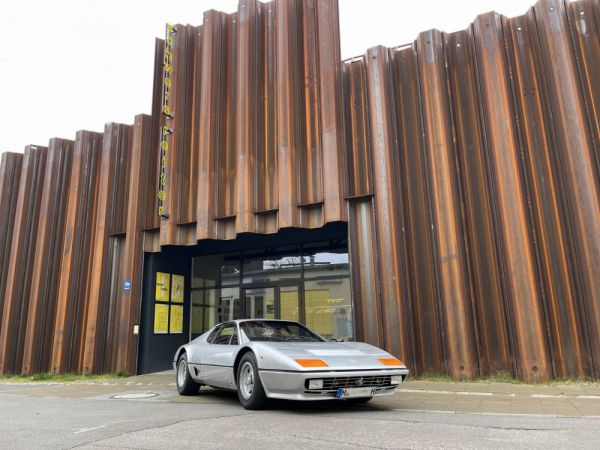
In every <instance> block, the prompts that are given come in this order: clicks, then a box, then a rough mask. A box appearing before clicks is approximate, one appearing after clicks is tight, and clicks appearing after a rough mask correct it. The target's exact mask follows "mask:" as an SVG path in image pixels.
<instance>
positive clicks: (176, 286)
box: [171, 274, 185, 303]
mask: <svg viewBox="0 0 600 450" xmlns="http://www.w3.org/2000/svg"><path fill="white" fill-rule="evenodd" d="M184 283H185V277H184V276H183V275H175V274H173V276H172V286H171V301H172V302H174V303H183V289H184Z"/></svg>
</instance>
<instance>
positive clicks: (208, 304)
mask: <svg viewBox="0 0 600 450" xmlns="http://www.w3.org/2000/svg"><path fill="white" fill-rule="evenodd" d="M191 297H192V326H191V338H192V339H194V338H195V337H197V336H200V335H201V334H202V333H204V332H205V331H207V330H209V329H210V328H211V327H213V326H214V325H215V324H217V323H221V322H228V321H230V320H235V319H239V318H240V290H239V288H237V287H231V288H216V289H202V290H198V291H192V295H191Z"/></svg>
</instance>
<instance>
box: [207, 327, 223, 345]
mask: <svg viewBox="0 0 600 450" xmlns="http://www.w3.org/2000/svg"><path fill="white" fill-rule="evenodd" d="M220 329H221V327H216V328H215V329H214V330H213V331H212V333H210V334H209V335H208V337H207V338H206V340H207V342H209V343H212V341H213V340H214V339H215V336H216V335H217V333H218V332H219V330H220Z"/></svg>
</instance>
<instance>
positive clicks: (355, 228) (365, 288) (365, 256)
mask: <svg viewBox="0 0 600 450" xmlns="http://www.w3.org/2000/svg"><path fill="white" fill-rule="evenodd" d="M374 208H375V203H374V201H373V197H372V196H366V197H362V198H354V199H352V200H350V201H349V202H348V218H349V227H348V245H349V252H350V267H351V271H352V274H351V275H352V276H351V279H352V292H353V296H354V298H360V301H358V302H356V304H355V305H354V308H353V309H354V320H355V323H354V328H355V330H356V338H357V339H358V340H361V341H365V342H370V343H372V344H373V345H378V346H383V345H384V341H383V327H382V326H379V327H373V326H371V324H374V323H381V324H383V323H385V317H384V316H383V315H382V308H381V290H380V289H379V286H380V283H379V268H378V261H377V236H376V230H375V222H374V219H375V211H374Z"/></svg>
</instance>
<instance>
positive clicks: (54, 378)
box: [0, 372, 129, 383]
mask: <svg viewBox="0 0 600 450" xmlns="http://www.w3.org/2000/svg"><path fill="white" fill-rule="evenodd" d="M128 376H129V374H128V373H126V372H115V373H107V374H103V375H77V374H74V373H38V374H35V375H10V374H9V375H0V382H14V383H23V382H31V383H36V382H53V383H66V382H84V381H107V380H114V379H117V378H125V377H128Z"/></svg>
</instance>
